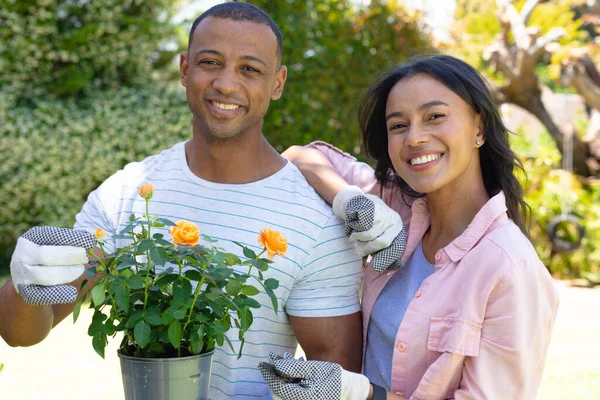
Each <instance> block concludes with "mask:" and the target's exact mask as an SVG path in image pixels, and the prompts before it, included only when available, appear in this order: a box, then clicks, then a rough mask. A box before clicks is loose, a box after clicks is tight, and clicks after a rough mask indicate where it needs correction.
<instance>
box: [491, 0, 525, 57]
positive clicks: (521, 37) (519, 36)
mask: <svg viewBox="0 0 600 400" xmlns="http://www.w3.org/2000/svg"><path fill="white" fill-rule="evenodd" d="M496 5H497V6H498V10H499V12H500V13H501V15H502V17H503V18H501V19H506V20H508V21H509V22H510V28H511V30H512V33H513V37H514V39H515V44H516V45H517V47H519V48H521V49H526V48H527V47H529V40H528V36H527V29H526V26H525V23H524V21H523V19H522V18H521V15H520V14H519V12H518V11H517V9H516V8H515V6H514V5H513V4H512V1H511V0H496Z"/></svg>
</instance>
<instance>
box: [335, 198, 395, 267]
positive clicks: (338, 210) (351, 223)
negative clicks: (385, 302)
mask: <svg viewBox="0 0 600 400" xmlns="http://www.w3.org/2000/svg"><path fill="white" fill-rule="evenodd" d="M333 212H334V213H335V215H337V216H338V217H340V218H343V219H344V221H345V222H346V230H345V233H346V236H348V239H349V240H350V241H351V242H353V246H354V249H355V251H356V253H357V254H358V255H359V256H361V257H364V256H366V255H368V254H371V255H372V256H373V259H372V260H371V267H372V268H373V269H374V270H375V271H377V272H383V271H385V270H396V269H398V268H400V267H401V266H402V263H401V261H400V260H401V258H402V255H403V254H404V251H405V249H406V231H405V229H404V224H403V223H402V219H401V218H400V215H399V214H398V213H397V212H396V211H394V210H392V209H391V208H390V207H388V206H387V205H386V204H385V203H384V202H383V200H381V199H380V198H379V197H377V196H373V195H371V194H365V193H363V191H362V190H361V189H360V188H358V187H357V186H348V187H346V188H344V189H342V190H341V191H340V192H339V193H338V194H337V195H336V197H335V198H334V200H333Z"/></svg>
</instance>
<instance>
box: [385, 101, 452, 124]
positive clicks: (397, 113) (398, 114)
mask: <svg viewBox="0 0 600 400" xmlns="http://www.w3.org/2000/svg"><path fill="white" fill-rule="evenodd" d="M433 106H446V107H450V105H449V104H448V103H445V102H443V101H441V100H433V101H428V102H427V103H425V104H421V105H420V106H419V110H420V111H423V110H424V109H426V108H428V107H433ZM403 116H404V113H402V112H401V111H394V112H392V113H389V114H387V115H386V116H385V120H386V121H387V120H389V119H390V118H393V117H403Z"/></svg>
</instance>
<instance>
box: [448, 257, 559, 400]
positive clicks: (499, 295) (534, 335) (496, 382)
mask: <svg viewBox="0 0 600 400" xmlns="http://www.w3.org/2000/svg"><path fill="white" fill-rule="evenodd" d="M557 310H558V292H557V290H556V287H555V286H554V283H553V281H552V278H551V277H550V275H549V274H548V272H547V270H546V268H545V267H544V265H542V263H541V262H540V261H539V260H538V259H530V260H525V261H522V262H521V263H519V264H517V265H515V266H514V267H513V268H512V269H511V270H510V271H508V272H507V274H506V275H505V276H504V278H503V279H502V280H501V281H500V282H499V283H498V285H497V286H496V287H495V288H494V289H493V291H492V293H491V295H490V297H489V300H488V305H487V309H486V312H485V319H484V322H483V326H482V330H481V341H480V346H479V354H478V355H477V356H476V357H467V358H466V359H465V363H464V368H463V374H462V380H461V383H460V386H459V388H458V390H457V391H456V392H455V399H456V400H466V399H491V400H494V399H534V398H535V397H536V392H537V390H538V387H539V385H540V381H541V378H542V372H543V368H544V362H545V358H546V353H547V351H548V346H549V344H550V336H551V332H552V328H553V325H554V320H555V318H556V312H557Z"/></svg>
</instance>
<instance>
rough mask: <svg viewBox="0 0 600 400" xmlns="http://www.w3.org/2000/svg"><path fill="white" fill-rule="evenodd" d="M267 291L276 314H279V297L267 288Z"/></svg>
mask: <svg viewBox="0 0 600 400" xmlns="http://www.w3.org/2000/svg"><path fill="white" fill-rule="evenodd" d="M265 291H266V292H267V295H269V297H270V298H271V304H273V310H275V314H277V311H278V307H279V303H278V301H277V296H275V293H274V292H273V291H272V290H271V289H269V288H265Z"/></svg>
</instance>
